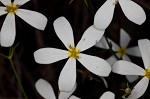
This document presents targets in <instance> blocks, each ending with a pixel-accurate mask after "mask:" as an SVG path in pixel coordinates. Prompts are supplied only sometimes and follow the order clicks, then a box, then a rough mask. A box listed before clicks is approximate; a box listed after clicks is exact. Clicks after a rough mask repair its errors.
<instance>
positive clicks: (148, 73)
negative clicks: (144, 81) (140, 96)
mask: <svg viewBox="0 0 150 99" xmlns="http://www.w3.org/2000/svg"><path fill="white" fill-rule="evenodd" d="M144 76H145V77H147V78H148V79H150V69H146V71H145V72H144Z"/></svg>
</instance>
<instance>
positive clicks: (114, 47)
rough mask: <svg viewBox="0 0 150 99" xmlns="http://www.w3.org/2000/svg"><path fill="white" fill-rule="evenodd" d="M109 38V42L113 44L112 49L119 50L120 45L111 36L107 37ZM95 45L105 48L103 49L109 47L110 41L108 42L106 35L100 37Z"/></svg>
mask: <svg viewBox="0 0 150 99" xmlns="http://www.w3.org/2000/svg"><path fill="white" fill-rule="evenodd" d="M107 39H108V41H109V43H111V44H112V50H113V51H117V50H118V49H119V46H118V45H117V44H116V43H115V42H114V41H112V40H111V39H109V38H107ZM95 46H96V47H99V48H103V49H109V46H108V43H107V41H106V39H105V37H104V36H103V37H102V38H101V39H100V41H99V42H97V43H96V45H95Z"/></svg>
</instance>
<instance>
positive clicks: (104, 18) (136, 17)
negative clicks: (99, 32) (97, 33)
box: [94, 0, 146, 29]
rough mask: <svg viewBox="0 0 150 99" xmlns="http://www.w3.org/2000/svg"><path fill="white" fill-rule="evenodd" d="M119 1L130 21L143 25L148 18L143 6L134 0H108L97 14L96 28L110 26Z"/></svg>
mask: <svg viewBox="0 0 150 99" xmlns="http://www.w3.org/2000/svg"><path fill="white" fill-rule="evenodd" d="M118 3H119V4H120V6H121V9H122V11H123V13H124V14H125V16H126V17H127V18H128V19H129V20H130V21H132V22H134V23H136V24H138V25H141V24H142V23H143V22H144V21H145V20H146V14H145V12H144V10H143V8H142V7H140V6H139V5H138V4H136V3H135V2H133V1H132V0H106V2H105V3H104V4H103V5H102V6H101V7H100V8H99V9H98V11H97V12H96V14H95V18H94V25H95V27H96V28H98V29H106V28H107V27H108V25H109V24H110V23H111V21H112V19H113V14H114V9H115V5H116V4H118Z"/></svg>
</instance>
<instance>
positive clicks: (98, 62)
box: [78, 53, 111, 76]
mask: <svg viewBox="0 0 150 99" xmlns="http://www.w3.org/2000/svg"><path fill="white" fill-rule="evenodd" d="M78 61H79V62H80V63H81V64H82V65H83V66H84V67H85V68H86V69H88V70H89V71H91V72H92V73H94V74H96V75H98V76H108V75H109V74H110V72H111V66H110V64H109V63H108V62H107V61H105V60H104V59H101V58H99V57H95V56H90V55H85V54H81V53H80V57H79V59H78Z"/></svg>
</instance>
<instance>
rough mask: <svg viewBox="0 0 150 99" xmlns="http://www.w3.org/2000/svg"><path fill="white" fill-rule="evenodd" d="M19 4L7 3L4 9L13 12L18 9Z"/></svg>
mask: <svg viewBox="0 0 150 99" xmlns="http://www.w3.org/2000/svg"><path fill="white" fill-rule="evenodd" d="M18 8H19V5H16V4H9V5H7V6H6V11H7V12H8V13H9V14H15V13H16V12H17V11H18Z"/></svg>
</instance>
